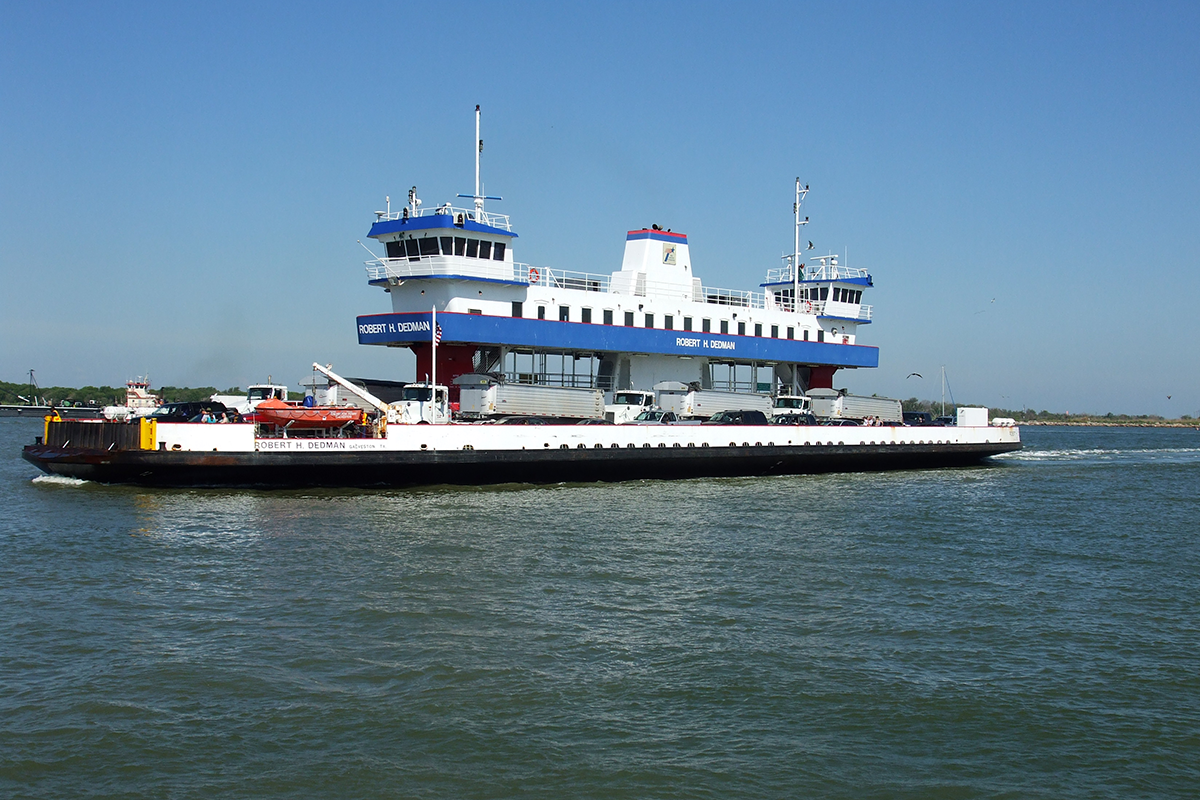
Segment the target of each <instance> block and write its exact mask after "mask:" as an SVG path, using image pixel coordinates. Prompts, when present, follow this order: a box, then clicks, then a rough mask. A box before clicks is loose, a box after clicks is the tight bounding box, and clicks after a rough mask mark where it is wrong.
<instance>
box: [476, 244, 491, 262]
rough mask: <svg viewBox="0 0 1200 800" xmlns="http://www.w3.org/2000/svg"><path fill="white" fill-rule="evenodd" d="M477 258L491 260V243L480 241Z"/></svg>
mask: <svg viewBox="0 0 1200 800" xmlns="http://www.w3.org/2000/svg"><path fill="white" fill-rule="evenodd" d="M479 257H480V258H491V257H492V243H491V242H488V241H481V242H480V243H479Z"/></svg>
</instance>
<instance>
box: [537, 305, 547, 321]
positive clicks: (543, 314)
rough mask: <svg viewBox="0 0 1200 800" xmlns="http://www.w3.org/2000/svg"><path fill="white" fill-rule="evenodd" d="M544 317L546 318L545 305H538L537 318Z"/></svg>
mask: <svg viewBox="0 0 1200 800" xmlns="http://www.w3.org/2000/svg"><path fill="white" fill-rule="evenodd" d="M545 318H546V307H545V306H538V319H545Z"/></svg>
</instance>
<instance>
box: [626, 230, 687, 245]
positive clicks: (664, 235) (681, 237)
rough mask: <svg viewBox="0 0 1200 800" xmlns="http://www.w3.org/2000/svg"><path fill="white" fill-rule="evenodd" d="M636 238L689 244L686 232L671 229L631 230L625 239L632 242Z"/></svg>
mask: <svg viewBox="0 0 1200 800" xmlns="http://www.w3.org/2000/svg"><path fill="white" fill-rule="evenodd" d="M636 239H653V240H654V241H656V242H671V243H673V244H687V235H686V234H683V233H671V232H670V231H630V232H629V233H627V234H626V235H625V241H627V242H632V241H634V240H636Z"/></svg>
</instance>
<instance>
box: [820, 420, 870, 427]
mask: <svg viewBox="0 0 1200 800" xmlns="http://www.w3.org/2000/svg"><path fill="white" fill-rule="evenodd" d="M821 424H822V425H827V426H829V427H831V428H857V427H859V426H860V425H862V423H861V422H859V421H858V420H856V419H827V420H823V421H822V422H821Z"/></svg>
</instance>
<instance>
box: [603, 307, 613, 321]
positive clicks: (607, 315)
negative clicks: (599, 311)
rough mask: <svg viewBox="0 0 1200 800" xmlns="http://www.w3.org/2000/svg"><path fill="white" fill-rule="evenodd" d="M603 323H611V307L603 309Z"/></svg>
mask: <svg viewBox="0 0 1200 800" xmlns="http://www.w3.org/2000/svg"><path fill="white" fill-rule="evenodd" d="M604 324H605V325H612V309H611V308H606V309H604Z"/></svg>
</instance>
